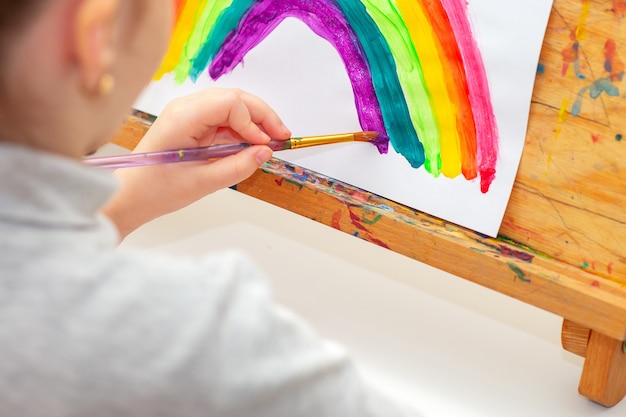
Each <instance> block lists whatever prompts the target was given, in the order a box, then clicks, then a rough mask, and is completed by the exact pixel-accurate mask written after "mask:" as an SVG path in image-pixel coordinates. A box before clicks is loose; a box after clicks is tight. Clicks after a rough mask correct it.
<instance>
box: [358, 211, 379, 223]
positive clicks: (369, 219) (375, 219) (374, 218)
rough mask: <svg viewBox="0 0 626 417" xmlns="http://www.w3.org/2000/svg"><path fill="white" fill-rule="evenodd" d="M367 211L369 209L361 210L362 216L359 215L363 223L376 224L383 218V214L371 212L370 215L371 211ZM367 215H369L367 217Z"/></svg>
mask: <svg viewBox="0 0 626 417" xmlns="http://www.w3.org/2000/svg"><path fill="white" fill-rule="evenodd" d="M368 211H369V210H363V216H362V217H361V220H362V221H363V223H365V224H370V225H371V224H376V223H378V222H379V221H380V219H382V218H383V215H382V214H376V213H373V216H372V213H371V212H370V213H368ZM368 215H369V216H370V217H368Z"/></svg>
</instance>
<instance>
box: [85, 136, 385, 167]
mask: <svg viewBox="0 0 626 417" xmlns="http://www.w3.org/2000/svg"><path fill="white" fill-rule="evenodd" d="M377 141H378V133H377V132H355V133H342V134H337V135H326V136H305V137H301V138H291V139H287V140H276V139H272V140H271V141H270V142H269V143H268V144H267V146H269V147H270V148H272V149H273V150H274V151H284V150H288V149H299V148H308V147H310V146H319V145H329V144H333V143H342V142H370V143H373V144H376V142H377ZM250 146H253V145H252V144H250V143H235V144H224V145H211V146H202V147H197V148H185V149H176V150H169V151H160V152H144V153H132V154H128V155H116V156H103V157H95V158H86V159H84V162H85V164H87V165H91V166H95V167H99V168H113V169H117V168H131V167H140V166H146V165H159V164H168V163H172V162H188V161H206V160H209V159H217V158H224V157H226V156H230V155H233V154H236V153H238V152H240V151H242V150H244V149H246V148H249V147H250Z"/></svg>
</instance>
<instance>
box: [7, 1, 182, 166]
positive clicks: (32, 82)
mask: <svg viewBox="0 0 626 417" xmlns="http://www.w3.org/2000/svg"><path fill="white" fill-rule="evenodd" d="M171 12H172V2H171V1H166V0H165V1H164V0H20V1H15V0H0V140H6V141H13V142H19V143H23V144H26V145H28V146H33V147H37V148H40V149H44V150H48V151H52V152H56V153H61V154H64V155H68V156H72V157H81V156H82V155H83V154H84V153H86V152H88V151H90V150H92V149H94V148H96V147H97V146H99V145H101V144H102V143H103V142H104V141H106V139H107V138H108V136H109V135H110V134H112V133H113V131H112V130H113V129H114V128H115V127H116V126H117V125H118V124H119V122H121V121H122V120H123V117H124V115H125V114H127V112H128V110H129V108H130V106H131V105H132V103H133V101H134V100H135V98H136V96H137V94H138V93H139V92H140V91H141V89H142V88H143V87H144V86H145V85H146V83H147V82H148V81H149V80H150V76H151V75H152V74H153V73H154V71H155V69H156V67H157V66H158V63H159V62H160V59H161V55H162V53H163V52H164V49H165V47H166V45H167V40H168V37H169V31H170V24H171Z"/></svg>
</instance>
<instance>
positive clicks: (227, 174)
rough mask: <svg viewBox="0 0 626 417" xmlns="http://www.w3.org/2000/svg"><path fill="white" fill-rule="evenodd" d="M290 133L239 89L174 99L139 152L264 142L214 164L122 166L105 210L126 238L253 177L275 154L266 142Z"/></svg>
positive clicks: (271, 112)
mask: <svg viewBox="0 0 626 417" xmlns="http://www.w3.org/2000/svg"><path fill="white" fill-rule="evenodd" d="M289 136H290V132H289V130H288V129H287V128H286V127H284V125H283V124H282V122H281V120H280V118H279V117H278V115H277V114H276V113H275V112H274V111H273V110H272V109H271V108H270V107H269V106H268V105H267V104H266V103H264V102H263V101H261V100H260V99H259V98H257V97H255V96H253V95H250V94H248V93H245V92H242V91H239V90H222V89H211V90H205V91H203V92H200V93H196V94H193V95H191V96H188V97H185V98H182V99H178V100H175V101H174V102H172V103H171V104H170V105H169V106H168V107H167V108H166V109H165V110H164V111H163V113H162V114H161V116H160V117H159V118H158V119H157V121H156V122H155V124H154V126H153V127H152V129H150V131H149V132H148V134H147V135H146V136H145V137H144V138H143V140H142V141H141V142H140V143H139V145H138V146H137V148H136V149H135V152H150V151H160V150H167V149H177V148H190V147H194V146H207V145H210V144H212V143H214V142H216V141H217V142H218V143H222V142H233V141H244V142H250V143H252V144H255V145H259V146H252V147H250V148H248V149H245V150H244V151H242V152H240V153H238V154H237V155H233V156H230V157H227V158H224V159H220V160H217V161H214V162H207V163H205V162H198V163H194V162H190V163H184V164H167V165H160V166H151V167H142V168H132V169H122V170H119V171H117V172H116V175H117V176H118V177H119V178H120V179H121V181H122V188H121V189H120V191H119V193H118V194H117V195H116V196H115V197H114V198H113V199H112V200H111V201H110V202H109V204H108V205H107V206H106V207H105V208H104V209H103V213H104V214H105V215H106V216H108V217H109V218H110V219H111V220H112V221H113V222H114V223H115V224H116V226H117V227H118V230H119V232H120V236H121V238H122V239H123V238H124V237H126V236H127V235H128V234H129V233H130V232H132V231H133V230H135V229H136V228H138V227H139V226H141V225H142V224H144V223H146V222H148V221H150V220H152V219H155V218H157V217H159V216H162V215H164V214H167V213H170V212H173V211H176V210H178V209H180V208H183V207H185V206H187V205H188V204H190V203H192V202H194V201H196V200H198V199H200V198H202V197H204V196H206V195H208V194H210V193H212V192H215V191H217V190H219V189H222V188H226V187H229V186H232V185H234V184H237V183H239V182H241V181H243V180H244V179H246V178H248V177H249V176H250V175H252V174H253V173H254V171H256V170H257V169H258V167H259V166H260V165H262V164H263V163H264V162H265V161H267V160H268V159H269V158H270V157H271V154H272V152H271V149H269V148H268V147H267V146H263V145H264V144H266V143H267V142H268V141H269V140H270V137H271V138H274V139H287V138H289Z"/></svg>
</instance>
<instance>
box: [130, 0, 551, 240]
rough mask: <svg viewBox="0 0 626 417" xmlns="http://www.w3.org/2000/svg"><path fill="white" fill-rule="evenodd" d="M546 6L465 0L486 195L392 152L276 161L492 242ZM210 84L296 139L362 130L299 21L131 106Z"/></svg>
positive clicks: (317, 153)
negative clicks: (487, 170)
mask: <svg viewBox="0 0 626 417" xmlns="http://www.w3.org/2000/svg"><path fill="white" fill-rule="evenodd" d="M551 5H552V1H551V0H530V1H527V2H519V1H513V0H471V1H469V6H468V9H469V12H470V21H471V24H472V29H473V31H474V34H475V36H476V40H477V42H478V44H479V47H480V49H481V51H482V58H483V62H484V65H485V68H486V71H487V77H488V80H489V86H490V91H491V96H492V103H493V106H494V113H495V116H496V120H497V123H498V129H499V134H500V153H499V160H498V165H497V173H496V178H495V180H494V182H493V183H492V185H491V188H490V190H489V192H487V193H485V194H483V193H482V192H481V190H480V182H479V180H478V179H477V180H473V181H467V180H465V178H463V176H459V177H457V178H455V179H449V178H446V177H444V176H439V177H437V178H434V177H432V176H431V175H430V174H429V173H427V172H426V171H425V169H424V168H419V169H414V168H412V167H411V166H410V165H409V164H408V162H407V161H406V159H405V158H404V157H403V156H402V155H400V154H398V153H396V152H395V151H394V150H393V148H392V147H390V150H389V154H387V155H380V154H379V153H378V151H377V150H376V148H375V147H374V146H372V145H370V144H363V143H351V144H342V145H330V146H324V147H317V148H310V149H303V150H297V151H283V152H277V153H276V154H275V156H276V157H278V158H281V159H284V160H287V161H289V162H292V163H295V164H297V165H300V166H302V167H305V168H308V169H310V170H313V171H315V172H318V173H321V174H324V175H327V176H329V177H331V178H333V179H336V180H340V181H343V182H346V183H348V184H351V185H354V186H356V187H359V188H362V189H364V190H366V191H369V192H372V193H375V194H377V195H380V196H382V197H385V198H387V199H390V200H393V201H396V202H398V203H401V204H404V205H406V206H409V207H412V208H414V209H417V210H420V211H423V212H426V213H429V214H431V215H434V216H436V217H439V218H442V219H445V220H448V221H450V222H453V223H456V224H459V225H461V226H465V227H468V228H470V229H473V230H475V231H478V232H480V233H484V234H487V235H490V236H495V235H496V234H497V232H498V229H499V228H500V224H501V222H502V218H503V216H504V211H505V209H506V205H507V203H508V199H509V196H510V192H511V189H512V186H513V182H514V180H515V175H516V172H517V168H518V165H519V160H520V157H521V153H522V149H523V145H524V140H525V136H526V126H527V123H528V112H529V107H530V100H531V96H532V90H533V86H534V80H535V75H536V70H537V63H538V57H539V53H540V50H541V46H542V43H543V37H544V33H545V28H546V25H547V20H548V17H549V13H550V9H551ZM207 87H237V88H241V89H243V90H246V91H249V92H251V93H253V94H255V95H258V96H259V97H261V98H262V99H263V100H265V101H266V102H268V103H269V104H270V105H271V106H272V107H273V108H274V109H275V110H276V111H277V112H278V113H279V115H280V116H281V117H282V119H283V120H284V122H285V124H286V125H287V126H288V127H289V128H290V129H291V130H292V132H293V134H294V136H309V135H317V134H330V133H341V132H353V131H360V130H361V127H360V125H359V122H358V118H357V113H356V110H355V105H354V95H353V91H352V86H351V84H350V80H349V78H348V76H347V74H346V71H345V67H344V65H343V62H342V61H341V59H340V56H339V54H338V53H337V51H336V50H335V49H334V48H333V47H332V46H331V45H330V44H328V43H327V42H326V41H325V40H323V39H321V38H320V37H318V36H317V35H315V34H314V33H313V32H312V31H311V30H310V29H309V28H308V27H307V26H306V25H304V24H303V23H301V22H300V21H298V20H296V19H287V20H285V21H284V22H283V23H281V25H280V26H279V27H278V28H277V29H275V30H274V31H273V32H272V33H271V34H270V35H269V36H268V37H267V38H266V39H265V40H264V41H263V42H262V43H261V44H259V45H258V46H257V47H256V48H254V49H253V50H252V51H251V52H250V53H249V54H248V55H246V57H245V59H244V64H243V65H240V66H239V67H237V68H236V69H235V70H234V71H233V72H232V73H230V74H228V75H226V76H224V77H222V78H221V79H219V80H218V81H213V80H211V79H210V77H209V76H208V75H204V76H202V77H201V78H200V79H199V80H198V81H197V82H196V83H195V84H194V83H192V82H191V81H187V82H186V83H185V84H183V85H177V84H176V83H174V82H173V80H172V77H171V76H169V75H166V76H165V77H164V78H163V79H162V80H160V81H158V82H154V83H152V84H151V85H150V86H149V87H148V88H147V89H146V90H145V91H144V93H143V94H142V96H141V97H140V99H139V100H138V101H137V103H136V108H137V109H139V110H142V111H145V112H148V113H150V114H155V115H158V114H159V113H160V112H161V110H162V109H163V107H164V106H165V105H166V103H167V102H168V101H170V100H171V99H172V98H174V97H179V96H183V95H186V94H188V93H191V92H195V91H199V90H201V89H204V88H207Z"/></svg>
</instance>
